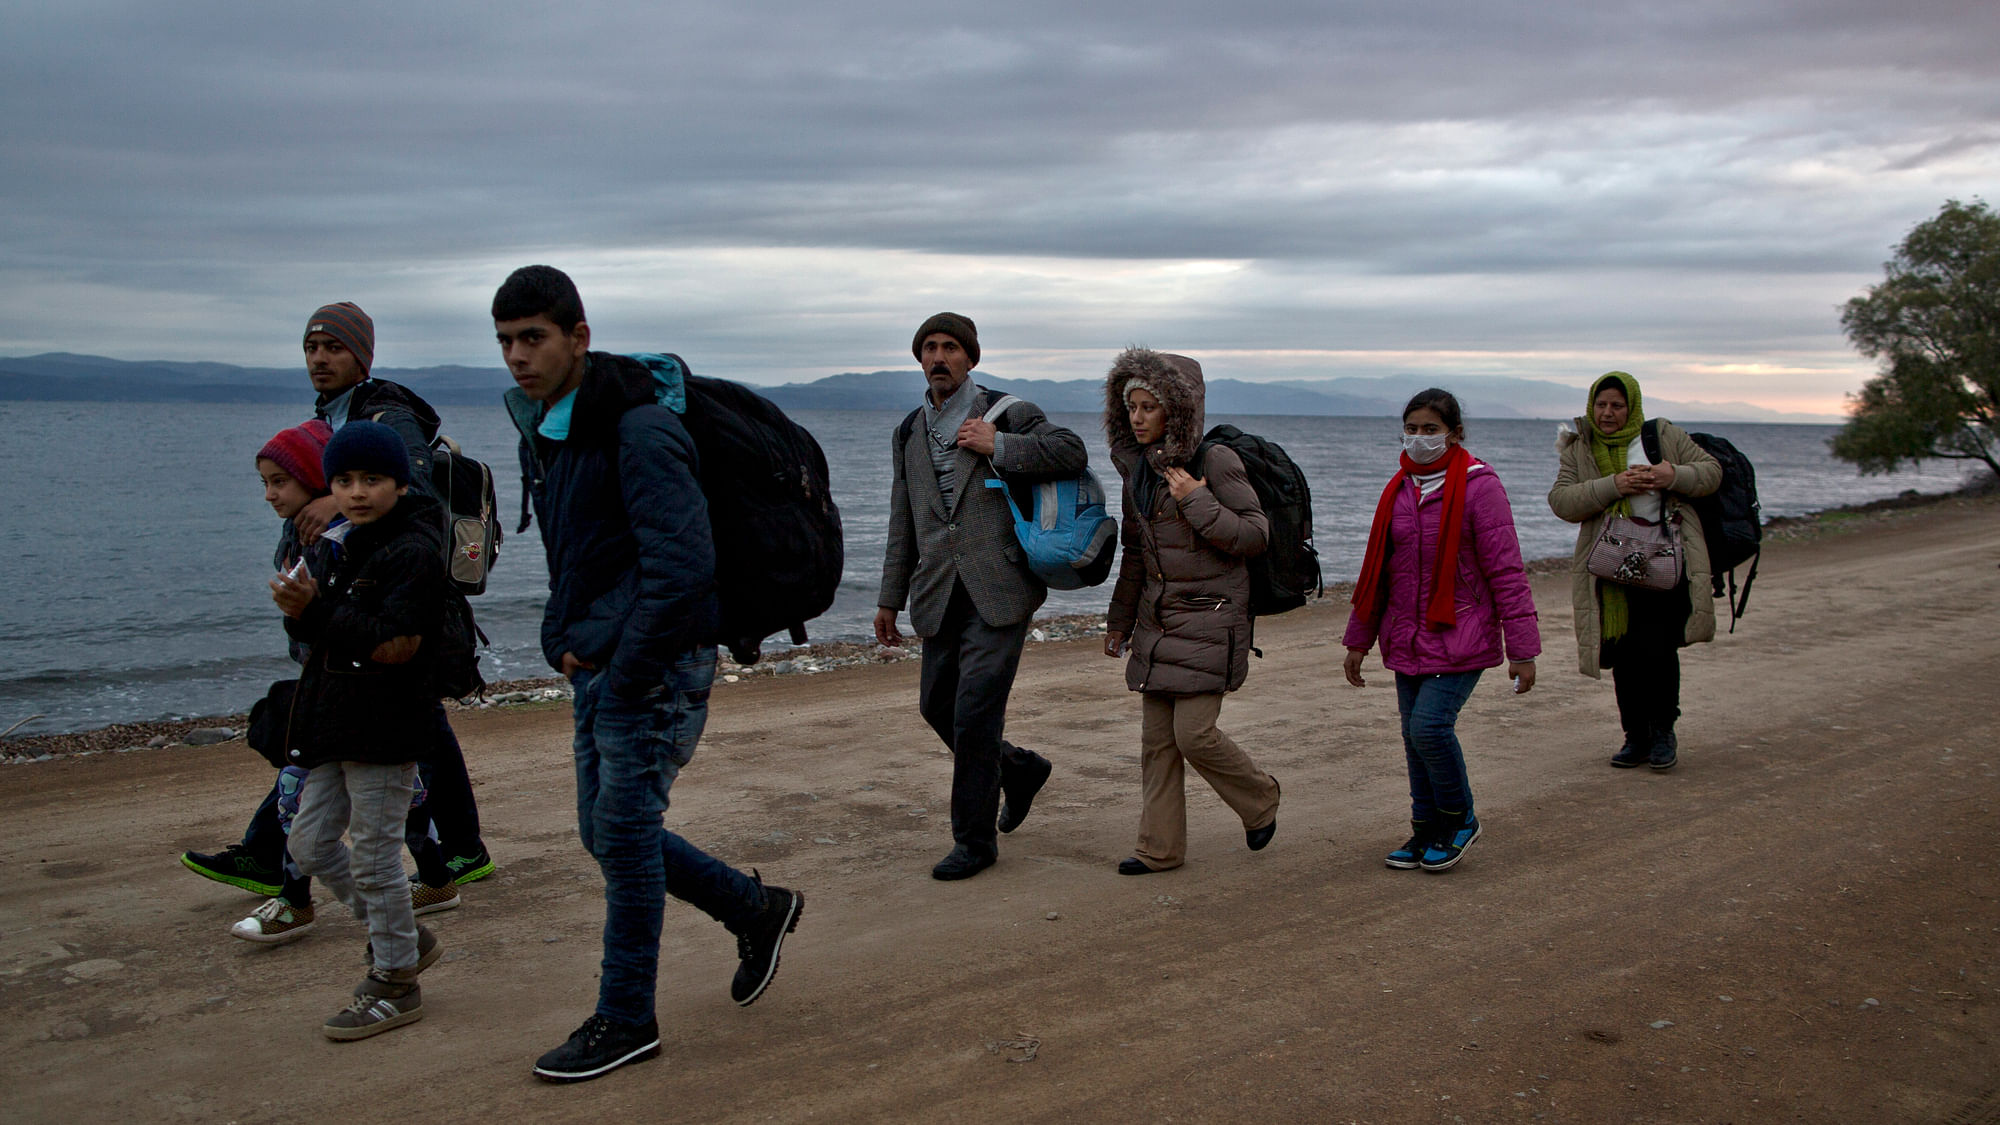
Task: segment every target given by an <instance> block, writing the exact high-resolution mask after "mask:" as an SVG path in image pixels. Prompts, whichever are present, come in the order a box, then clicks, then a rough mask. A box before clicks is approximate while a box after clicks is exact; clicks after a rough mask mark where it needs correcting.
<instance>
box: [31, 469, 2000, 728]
mask: <svg viewBox="0 0 2000 1125" xmlns="http://www.w3.org/2000/svg"><path fill="white" fill-rule="evenodd" d="M1995 495H2000V486H1996V483H1995V482H1993V481H1984V482H1980V483H1976V484H1973V485H1968V486H1967V487H1965V488H1963V489H1960V490H1959V491H1957V492H1949V493H1942V494H1940V493H1919V492H1916V491H1914V490H1912V491H1909V492H1905V493H1903V494H1902V495H1900V496H1894V497H1890V498H1887V499H1883V500H1875V501H1871V502H1869V503H1867V504H1854V505H1844V506H1842V507H1838V508H1828V509H1826V510H1824V511H1820V512H1815V513H1812V514H1811V515H1806V516H1788V517H1785V518H1782V519H1774V520H1772V521H1770V522H1769V523H1767V524H1765V525H1764V538H1765V539H1766V540H1768V541H1772V542H1795V541H1800V540H1808V539H1812V538H1815V537H1817V536H1820V535H1826V534H1840V533H1843V532H1846V531H1851V530H1853V529H1854V528H1855V527H1856V526H1857V525H1858V524H1859V523H1862V522H1882V521H1887V520H1895V519H1901V518H1908V517H1909V516H1911V515H1913V514H1916V513H1918V512H1921V511H1924V510H1928V509H1931V508H1938V507H1947V506H1960V505H1964V504H1969V503H1975V502H1979V501H1981V500H1986V499H1990V498H1992V497H1994V496H1995ZM1569 564H1570V560H1569V559H1568V558H1566V557H1564V558H1546V559H1534V560H1532V561H1530V562H1529V563H1528V564H1527V569H1528V573H1529V574H1531V575H1538V574H1554V573H1560V572H1563V571H1566V570H1568V569H1569ZM1350 588H1351V584H1350V583H1345V582H1343V583H1330V584H1328V586H1327V588H1326V596H1325V597H1323V598H1321V599H1319V600H1318V601H1315V602H1309V603H1307V606H1306V608H1307V610H1309V611H1326V610H1331V609H1334V608H1336V607H1342V608H1344V607H1345V606H1346V604H1347V597H1346V595H1347V592H1348V590H1349V589H1350ZM1107 596H1108V592H1107ZM1103 633H1104V619H1103V617H1102V615H1099V614H1073V615H1069V616H1064V617H1055V618H1050V619H1048V620H1045V621H1038V622H1036V624H1035V628H1034V630H1033V632H1032V633H1031V634H1030V635H1029V640H1030V643H1047V642H1052V641H1070V640H1075V639H1077V638H1079V637H1088V636H1102V635H1103ZM919 651H920V648H919V646H918V645H916V644H912V645H910V646H909V647H906V648H894V649H885V648H883V647H881V646H880V645H874V644H860V643H855V642H851V641H837V642H830V643H827V644H816V645H809V646H805V647H802V648H798V649H792V650H788V651H781V652H775V653H772V654H770V655H768V656H766V657H765V659H763V660H761V661H759V662H758V663H756V664H754V665H750V666H743V665H738V664H736V663H734V662H732V661H731V660H730V659H729V658H728V656H727V655H725V656H724V657H723V659H722V665H721V667H720V668H719V669H718V670H717V674H716V676H717V679H718V680H719V681H720V682H723V683H737V682H740V681H742V680H744V679H747V678H751V677H757V676H794V675H805V676H810V675H816V674H819V673H822V672H830V671H833V670H834V669H837V668H845V667H851V666H854V665H858V664H890V663H895V662H897V661H901V660H914V659H916V657H917V654H918V652H919ZM569 696H570V689H569V684H568V682H567V681H565V680H563V679H562V678H561V677H559V676H545V677H539V678H535V679H522V680H504V681H501V682H498V683H494V684H489V685H488V686H487V691H486V697H485V698H484V699H483V700H481V701H479V702H477V703H472V704H457V703H447V704H446V705H445V706H446V708H447V709H449V710H484V709H488V708H492V707H509V706H519V705H523V704H535V703H555V702H565V701H567V700H568V699H569ZM248 722H249V716H248V715H247V714H234V715H207V716H200V717H195V718H184V719H156V720H150V721H143V722H133V723H113V724H111V725H109V726H104V727H98V728H95V729H93V730H84V731H66V732H60V733H41V734H21V733H14V734H10V735H7V736H5V737H0V765H20V764H24V763H29V762H46V761H53V760H55V759H57V758H67V757H77V756H82V755H88V754H107V753H115V754H126V753H135V752H138V751H142V750H166V749H173V748H175V747H181V746H190V745H208V744H212V743H217V742H226V741H231V740H233V739H237V738H240V737H241V736H242V731H243V728H244V727H245V726H246V725H247V724H248Z"/></svg>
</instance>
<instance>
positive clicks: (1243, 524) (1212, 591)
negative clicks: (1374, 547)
mask: <svg viewBox="0 0 2000 1125" xmlns="http://www.w3.org/2000/svg"><path fill="white" fill-rule="evenodd" d="M1202 402H1203V388H1202V378H1201V365H1200V364H1198V363H1196V362H1195V361H1194V360H1192V359H1189V358H1187V357H1186V356H1180V355H1170V354H1167V353H1164V352H1155V351H1151V350H1149V349H1146V348H1129V349H1127V350H1126V351H1125V352H1123V353H1122V354H1120V355H1119V357H1118V359H1117V360H1116V361H1115V362H1114V363H1113V364H1112V365H1111V371H1110V373H1109V374H1107V375H1106V376H1105V380H1104V433H1105V436H1106V438H1108V439H1109V442H1110V445H1111V460H1112V461H1113V463H1115V464H1116V465H1117V466H1118V472H1119V475H1120V476H1122V477H1123V478H1124V481H1125V500H1124V521H1123V527H1122V534H1121V541H1122V542H1123V544H1124V548H1125V553H1124V558H1123V559H1122V561H1121V563H1120V566H1119V570H1118V584H1117V586H1116V587H1115V588H1114V589H1113V591H1112V594H1111V607H1110V610H1109V611H1108V613H1107V614H1106V618H1105V627H1106V632H1105V639H1104V652H1105V655H1107V656H1113V657H1115V656H1120V655H1123V656H1125V658H1126V662H1125V683H1126V686H1128V687H1130V688H1131V689H1132V690H1133V691H1136V692H1139V693H1141V697H1142V700H1143V703H1142V708H1141V715H1142V721H1141V726H1140V736H1139V738H1140V750H1139V763H1140V776H1141V779H1142V786H1143V789H1144V807H1143V810H1142V811H1141V813H1140V817H1139V842H1138V846H1137V847H1136V848H1135V849H1134V850H1133V854H1132V856H1131V858H1129V859H1126V860H1124V861H1123V862H1121V863H1119V865H1118V870H1119V872H1120V873H1121V874H1125V875H1145V874H1150V873H1152V872H1155V871H1165V870H1168V869H1170V868H1174V867H1179V866H1180V865H1181V863H1182V862H1183V860H1184V858H1185V854H1186V851H1187V807H1186V793H1185V784H1184V777H1185V766H1184V764H1191V765H1193V766H1194V768H1195V771H1196V772H1197V773H1199V774H1201V775H1202V776H1203V777H1204V778H1206V779H1208V783H1209V784H1210V785H1211V786H1213V787H1214V788H1215V791H1216V793H1217V794H1218V795H1220V796H1221V797H1222V799H1223V801H1224V802H1226V803H1227V804H1228V805H1229V807H1230V808H1231V809H1232V810H1234V811H1235V813H1236V815H1237V816H1238V817H1240V818H1242V821H1243V828H1244V835H1245V838H1246V840H1247V842H1248V843H1249V846H1250V848H1251V850H1252V851H1255V850H1258V849H1261V848H1262V847H1264V845H1266V844H1268V843H1270V841H1271V837H1272V835H1273V834H1274V833H1276V832H1277V829H1278V782H1277V779H1276V778H1273V777H1272V776H1271V775H1270V774H1268V773H1265V772H1264V771H1263V770H1261V769H1259V768H1258V767H1257V765H1256V763H1254V762H1252V761H1251V760H1250V756H1249V755H1247V754H1245V753H1244V752H1243V750H1242V748H1240V747H1238V746H1237V745H1236V743H1235V742H1234V741H1232V740H1231V739H1230V737H1229V736H1228V735H1226V734H1224V733H1222V732H1221V731H1220V730H1218V729H1216V726H1215V722H1216V718H1217V716H1218V715H1219V714H1220V713H1221V710H1222V697H1223V696H1224V694H1226V693H1228V692H1231V691H1235V690H1236V689H1237V688H1239V687H1241V686H1242V685H1243V681H1244V679H1245V677H1247V676H1248V675H1249V671H1250V643H1251V619H1250V573H1249V567H1248V563H1247V560H1248V559H1249V558H1250V557H1251V556H1253V555H1257V554H1260V553H1261V552H1262V551H1263V550H1264V546H1265V543H1266V541H1267V539H1268V537H1269V535H1270V522H1269V521H1268V520H1267V519H1266V518H1265V516H1264V510H1263V508H1262V507H1261V506H1260V505H1259V504H1258V502H1257V493H1256V491H1255V490H1254V489H1252V488H1251V487H1250V479H1249V476H1248V475H1247V474H1246V473H1245V472H1244V469H1243V461H1242V459H1241V458H1239V457H1237V455H1236V453H1235V451H1234V450H1231V449H1229V448H1228V447H1227V446H1222V445H1212V446H1210V445H1203V444H1202V441H1201V435H1202V426H1203V422H1204V417H1203V406H1202Z"/></svg>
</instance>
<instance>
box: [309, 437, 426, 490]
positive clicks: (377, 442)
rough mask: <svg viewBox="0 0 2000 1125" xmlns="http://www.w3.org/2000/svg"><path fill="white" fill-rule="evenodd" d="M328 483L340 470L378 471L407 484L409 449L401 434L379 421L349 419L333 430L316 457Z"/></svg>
mask: <svg viewBox="0 0 2000 1125" xmlns="http://www.w3.org/2000/svg"><path fill="white" fill-rule="evenodd" d="M320 463H321V464H322V465H323V466H325V468H326V479H327V481H328V483H331V482H332V481H333V478H334V477H337V476H339V475H340V474H342V473H354V472H362V473H381V474H382V475H383V476H385V477H389V478H391V479H392V480H394V481H395V482H396V483H397V484H409V483H410V451H409V450H408V449H405V448H404V447H403V435H401V434H399V433H397V432H396V431H395V430H392V429H390V428H389V427H387V426H385V425H383V424H382V423H380V422H349V423H348V424H346V425H345V426H342V427H340V429H339V430H337V431H335V432H334V435H333V440H332V441H329V442H327V443H326V453H325V454H324V455H323V456H322V457H321V458H320Z"/></svg>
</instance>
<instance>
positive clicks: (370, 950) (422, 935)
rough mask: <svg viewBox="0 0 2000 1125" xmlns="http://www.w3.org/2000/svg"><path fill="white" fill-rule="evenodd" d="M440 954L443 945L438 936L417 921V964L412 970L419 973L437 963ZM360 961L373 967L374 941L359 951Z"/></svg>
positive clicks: (442, 954)
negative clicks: (439, 942)
mask: <svg viewBox="0 0 2000 1125" xmlns="http://www.w3.org/2000/svg"><path fill="white" fill-rule="evenodd" d="M442 956H444V947H443V946H441V945H439V944H438V936H437V935H436V934H434V933H432V932H431V931H430V927H429V926H426V925H424V924H423V923H421V922H419V923H417V964H416V968H415V969H414V970H412V971H413V972H419V973H421V972H423V971H424V970H425V969H428V968H430V967H431V966H432V965H435V964H437V959H438V958H440V957H442ZM361 963H362V964H363V965H365V966H367V967H368V968H371V969H372V968H374V967H375V943H374V942H372V941H371V942H369V943H368V946H367V948H365V949H363V950H362V951H361ZM383 971H384V972H386V971H387V970H383Z"/></svg>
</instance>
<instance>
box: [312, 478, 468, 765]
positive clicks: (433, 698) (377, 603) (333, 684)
mask: <svg viewBox="0 0 2000 1125" xmlns="http://www.w3.org/2000/svg"><path fill="white" fill-rule="evenodd" d="M441 526H442V524H441V519H440V517H439V514H438V508H437V501H435V500H432V499H431V498H429V497H427V496H420V495H418V494H417V492H416V491H415V490H414V489H412V490H411V491H409V492H407V493H405V494H404V495H403V498H402V499H401V500H399V501H397V502H396V506H395V507H394V508H392V509H390V511H389V512H388V513H386V514H385V515H383V517H382V518H381V519H379V520H376V521H375V522H373V523H367V524H362V525H361V526H359V527H356V528H355V529H354V530H353V531H352V532H349V533H348V536H347V539H346V541H345V542H344V543H342V544H341V545H340V547H339V548H338V549H337V550H336V551H335V561H334V563H333V567H332V572H331V573H330V574H329V575H328V577H327V579H326V580H325V581H323V582H321V583H320V588H319V596H318V597H316V598H314V599H313V600H312V601H311V602H308V603H307V604H306V608H305V612H304V613H302V614H300V615H299V616H298V617H287V618H286V619H285V632H286V633H288V634H290V635H291V637H292V638H293V639H294V640H297V641H301V642H303V643H304V644H306V645H307V646H308V648H309V650H310V651H309V653H308V655H307V658H306V665H305V669H304V671H303V673H302V674H301V675H300V677H299V686H298V690H297V692H296V694H295V695H294V696H293V701H292V707H291V717H290V719H289V720H288V721H287V723H286V726H285V729H286V732H287V734H286V746H287V748H288V749H287V752H286V755H285V756H286V758H287V759H288V760H289V762H290V763H291V764H292V765H295V766H304V767H307V768H310V767H312V766H317V765H320V764H322V763H325V762H370V763H374V764H377V765H387V764H394V763H397V762H414V761H418V760H420V759H422V758H424V757H426V756H427V755H428V754H429V753H430V752H431V750H432V749H433V748H434V747H435V745H436V743H437V724H436V721H435V717H434V712H435V711H436V709H437V705H438V694H439V693H438V691H437V690H436V688H435V686H434V683H435V677H434V673H433V668H432V660H431V650H432V648H433V647H434V646H432V645H431V644H430V643H429V642H430V640H431V638H433V637H435V636H437V634H438V630H439V628H440V626H441V624H442V622H443V618H444V607H445V575H444V533H443V532H442V531H441V530H440V527H441ZM405 636H418V637H423V638H424V639H425V642H426V643H425V644H424V645H423V646H420V647H419V648H418V650H417V655H416V658H415V659H413V660H411V661H409V662H408V663H404V664H377V663H375V662H374V661H373V660H370V659H369V654H370V653H372V652H374V651H375V648H376V646H378V645H380V644H381V643H382V642H384V641H387V640H391V639H393V638H395V637H405Z"/></svg>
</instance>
